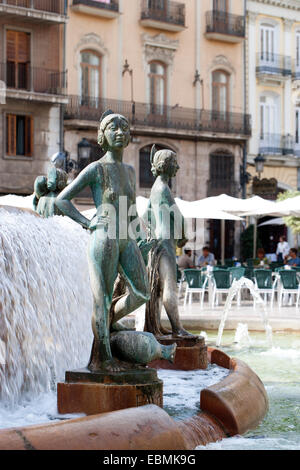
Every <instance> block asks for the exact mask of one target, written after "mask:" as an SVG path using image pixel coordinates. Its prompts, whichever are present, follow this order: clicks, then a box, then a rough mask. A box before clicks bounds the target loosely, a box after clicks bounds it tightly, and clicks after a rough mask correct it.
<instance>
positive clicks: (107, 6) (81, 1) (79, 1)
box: [73, 0, 119, 12]
mask: <svg viewBox="0 0 300 470" xmlns="http://www.w3.org/2000/svg"><path fill="white" fill-rule="evenodd" d="M73 5H86V6H88V7H94V8H100V9H102V10H111V11H115V12H118V11H119V0H110V1H108V2H105V1H104V0H103V1H101V0H73Z"/></svg>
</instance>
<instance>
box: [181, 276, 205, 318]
mask: <svg viewBox="0 0 300 470" xmlns="http://www.w3.org/2000/svg"><path fill="white" fill-rule="evenodd" d="M184 277H185V280H186V291H185V296H184V307H185V306H186V304H187V300H188V297H189V304H190V305H191V304H192V296H193V294H195V293H197V294H201V309H203V303H204V295H205V291H206V289H207V283H208V277H207V276H206V274H204V273H203V272H201V271H200V270H199V269H185V270H184Z"/></svg>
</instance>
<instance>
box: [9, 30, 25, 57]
mask: <svg viewBox="0 0 300 470" xmlns="http://www.w3.org/2000/svg"><path fill="white" fill-rule="evenodd" d="M6 58H7V61H8V62H22V63H27V62H29V61H30V34H28V33H23V32H22V31H7V32H6Z"/></svg>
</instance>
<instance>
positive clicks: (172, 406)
mask: <svg viewBox="0 0 300 470" xmlns="http://www.w3.org/2000/svg"><path fill="white" fill-rule="evenodd" d="M228 374H229V370H228V369H224V368H223V367H219V366H216V365H214V364H210V365H209V366H208V369H207V370H193V371H178V370H167V369H166V370H163V369H161V370H159V371H158V376H159V378H160V379H161V380H163V382H164V409H165V410H166V411H167V413H169V414H170V415H171V416H173V418H175V419H184V418H187V417H191V416H194V415H195V414H197V413H199V409H200V392H201V390H202V389H204V388H207V387H210V386H212V385H214V384H216V383H218V382H220V381H221V380H223V379H224V378H225V377H226V376H227V375H228Z"/></svg>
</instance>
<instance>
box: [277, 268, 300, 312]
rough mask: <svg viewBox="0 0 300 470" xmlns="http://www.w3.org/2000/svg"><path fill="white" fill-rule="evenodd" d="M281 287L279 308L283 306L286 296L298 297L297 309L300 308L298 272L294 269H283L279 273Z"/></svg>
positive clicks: (279, 290)
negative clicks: (284, 296)
mask: <svg viewBox="0 0 300 470" xmlns="http://www.w3.org/2000/svg"><path fill="white" fill-rule="evenodd" d="M279 276H280V281H281V282H280V286H279V288H278V306H279V307H281V306H282V299H283V295H284V294H291V299H292V298H293V295H297V300H296V307H297V308H298V306H299V299H300V290H299V281H298V279H297V272H296V271H295V270H294V269H282V270H281V271H279Z"/></svg>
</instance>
